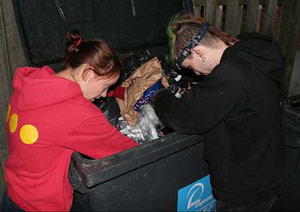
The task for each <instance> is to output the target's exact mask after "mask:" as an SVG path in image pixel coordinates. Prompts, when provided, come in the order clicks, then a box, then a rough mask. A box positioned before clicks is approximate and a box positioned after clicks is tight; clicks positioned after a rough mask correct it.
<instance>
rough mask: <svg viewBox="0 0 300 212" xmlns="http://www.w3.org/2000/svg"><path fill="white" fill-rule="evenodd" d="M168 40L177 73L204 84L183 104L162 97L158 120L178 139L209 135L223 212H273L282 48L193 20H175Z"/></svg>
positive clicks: (278, 171)
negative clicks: (179, 70)
mask: <svg viewBox="0 0 300 212" xmlns="http://www.w3.org/2000/svg"><path fill="white" fill-rule="evenodd" d="M168 34H169V38H170V46H171V56H172V57H173V59H175V60H176V64H177V66H178V67H185V68H189V69H191V70H192V71H194V72H195V74H197V75H203V80H201V81H200V82H199V83H198V84H197V85H196V86H194V87H193V88H192V89H191V91H190V92H189V93H187V94H185V95H183V96H182V97H181V98H176V97H175V96H174V95H173V93H171V92H169V91H168V90H162V91H160V92H159V93H158V94H157V95H156V97H155V111H156V113H157V115H158V116H159V118H160V120H161V121H162V122H163V123H164V124H165V125H166V126H169V127H171V128H173V129H174V130H175V131H177V132H180V133H184V134H204V137H205V157H206V159H207V161H208V163H209V167H210V175H211V183H212V188H213V193H214V195H215V198H216V199H217V211H231V210H232V211H247V210H248V211H249V210H250V211H259V210H265V211H268V210H270V209H271V207H272V205H273V203H274V201H275V199H276V197H277V196H278V194H279V192H280V191H279V190H280V186H281V182H282V178H283V169H284V168H283V165H284V145H283V138H282V131H281V121H280V105H279V96H278V84H279V79H280V72H281V69H282V66H283V62H282V58H281V55H280V51H279V48H278V45H277V43H276V41H275V40H274V39H272V38H270V37H267V36H265V35H259V34H246V35H242V36H238V37H237V38H234V37H231V36H229V35H227V34H226V33H224V32H221V31H219V30H218V29H216V28H215V27H214V26H210V25H209V24H208V23H207V22H205V21H204V20H203V19H202V18H200V17H199V16H193V15H186V14H181V15H177V16H175V17H174V18H173V19H172V20H171V22H170V24H169V27H168Z"/></svg>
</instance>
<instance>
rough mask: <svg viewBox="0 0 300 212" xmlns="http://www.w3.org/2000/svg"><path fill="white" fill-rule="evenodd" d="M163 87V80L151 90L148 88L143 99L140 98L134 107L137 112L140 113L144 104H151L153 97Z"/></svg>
mask: <svg viewBox="0 0 300 212" xmlns="http://www.w3.org/2000/svg"><path fill="white" fill-rule="evenodd" d="M160 87H161V80H158V81H157V82H156V83H154V84H153V85H152V86H151V87H150V88H148V89H147V90H146V91H145V92H144V93H143V96H142V98H140V99H139V100H138V101H137V102H136V104H135V105H134V106H133V109H134V110H135V111H138V112H139V111H140V107H141V106H142V105H144V104H148V103H150V100H151V97H152V96H153V94H154V93H155V92H156V91H157V90H158V89H159V88H160Z"/></svg>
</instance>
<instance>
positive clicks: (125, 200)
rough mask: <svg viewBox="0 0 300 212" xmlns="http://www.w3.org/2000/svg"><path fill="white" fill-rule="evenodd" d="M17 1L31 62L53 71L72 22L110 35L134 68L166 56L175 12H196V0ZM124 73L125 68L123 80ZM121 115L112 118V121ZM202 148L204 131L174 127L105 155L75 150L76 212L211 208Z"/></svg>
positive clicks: (88, 34) (86, 31)
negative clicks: (90, 155)
mask: <svg viewBox="0 0 300 212" xmlns="http://www.w3.org/2000/svg"><path fill="white" fill-rule="evenodd" d="M13 2H14V9H15V14H16V20H17V23H18V28H19V31H20V35H21V39H22V44H23V47H24V52H25V56H26V59H27V62H28V65H29V66H43V65H49V66H50V67H52V68H53V69H54V70H59V69H60V64H61V62H62V59H63V56H64V52H65V42H66V41H65V35H66V33H67V32H68V31H69V30H71V29H74V28H76V29H79V30H80V32H81V33H82V35H83V39H85V38H86V39H89V38H95V37H100V38H102V39H103V40H105V41H107V42H108V43H109V44H110V45H111V46H112V47H114V48H115V49H116V50H117V52H118V53H120V55H121V57H122V60H123V63H124V64H123V65H124V67H125V69H126V67H127V66H128V68H129V69H130V68H131V69H133V66H132V64H131V65H130V64H129V63H130V61H132V60H130V59H128V58H131V59H132V58H137V59H140V58H143V60H139V62H141V63H142V62H144V61H147V60H148V59H150V55H152V56H157V57H159V58H163V57H165V56H166V54H168V46H167V42H168V40H167V35H166V26H167V23H168V22H169V20H170V18H171V17H172V15H174V14H176V13H178V12H180V11H182V10H185V11H190V12H192V10H193V6H192V0H184V1H182V0H101V1H93V0H85V1H75V0H53V1H40V0H32V1H26V0H14V1H13ZM136 68H137V67H136ZM127 76H128V75H127V73H125V76H121V78H120V80H121V81H122V80H124V79H125V78H126V77H127ZM101 108H102V106H101ZM115 108H116V107H113V108H111V107H110V109H111V110H114V109H115ZM99 109H100V106H99ZM102 109H103V108H102ZM117 114H118V111H117V112H115V116H112V117H111V119H109V121H111V123H112V124H114V121H116V116H117ZM203 146H204V143H203V136H199V135H189V136H188V135H181V134H178V133H175V132H171V133H169V134H167V135H166V136H165V137H162V138H158V139H156V140H152V141H149V142H146V143H144V144H142V145H140V146H138V147H136V148H133V149H130V150H127V151H124V152H121V153H118V154H115V155H112V156H110V157H107V158H103V159H100V160H93V159H91V158H88V157H86V156H84V155H81V154H79V153H77V152H75V153H74V154H73V155H72V162H71V166H70V172H69V178H70V182H71V183H72V186H73V188H74V191H75V192H74V204H73V207H72V210H73V211H92V210H96V211H101V210H102V211H107V210H112V211H116V210H130V211H131V210H151V211H160V210H166V211H170V210H173V211H174V210H176V209H177V208H181V207H186V206H185V205H187V208H188V209H190V210H194V209H195V208H197V207H202V208H203V207H207V206H205V204H202V203H201V198H202V199H203V198H204V194H203V193H205V195H207V192H208V195H210V196H208V197H207V198H209V200H210V202H211V206H210V207H211V208H213V206H214V201H213V199H212V195H211V193H209V176H208V165H207V163H206V161H205V160H204V158H203ZM200 185H201V186H202V185H207V187H205V188H204V187H201V188H200V187H199V186H200ZM197 186H198V187H197ZM193 189H194V190H193ZM200 189H202V190H200ZM204 189H206V190H205V191H204ZM207 198H206V202H208V201H207V200H208V199H207Z"/></svg>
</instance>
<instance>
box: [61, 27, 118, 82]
mask: <svg viewBox="0 0 300 212" xmlns="http://www.w3.org/2000/svg"><path fill="white" fill-rule="evenodd" d="M66 38H67V46H66V56H65V59H64V62H63V67H62V69H66V68H72V69H75V68H77V67H79V66H80V65H82V64H88V65H90V66H91V67H93V69H94V72H95V73H96V74H97V75H99V76H108V77H110V76H117V75H119V74H120V72H121V69H122V65H121V62H120V60H119V58H118V56H117V54H116V53H115V51H114V50H113V49H112V48H110V47H109V46H108V45H107V44H106V43H105V42H104V41H103V40H101V39H95V40H87V41H84V40H82V36H81V34H80V32H79V31H78V30H76V29H73V30H71V31H70V32H68V33H67V36H66Z"/></svg>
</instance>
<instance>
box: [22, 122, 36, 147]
mask: <svg viewBox="0 0 300 212" xmlns="http://www.w3.org/2000/svg"><path fill="white" fill-rule="evenodd" d="M38 137H39V131H38V130H37V129H36V127H35V126H33V125H31V124H25V125H24V126H22V128H21V130H20V138H21V140H22V142H23V143H24V144H33V143H35V142H36V141H37V139H38Z"/></svg>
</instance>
